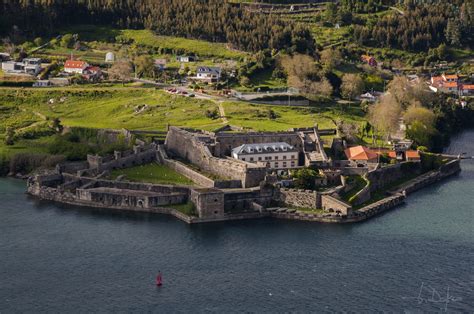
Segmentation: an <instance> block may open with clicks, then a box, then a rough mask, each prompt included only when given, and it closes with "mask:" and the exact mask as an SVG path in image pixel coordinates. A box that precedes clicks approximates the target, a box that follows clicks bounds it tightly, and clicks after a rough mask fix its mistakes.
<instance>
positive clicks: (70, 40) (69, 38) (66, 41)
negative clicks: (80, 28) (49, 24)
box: [61, 34, 75, 48]
mask: <svg viewBox="0 0 474 314" xmlns="http://www.w3.org/2000/svg"><path fill="white" fill-rule="evenodd" d="M74 42H75V41H74V36H73V35H72V34H65V35H63V37H62V38H61V47H64V48H71V47H72V46H73V45H74Z"/></svg>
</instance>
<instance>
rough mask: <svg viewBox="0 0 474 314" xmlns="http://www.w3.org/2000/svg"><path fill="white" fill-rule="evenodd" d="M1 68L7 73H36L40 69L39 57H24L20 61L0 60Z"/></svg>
mask: <svg viewBox="0 0 474 314" xmlns="http://www.w3.org/2000/svg"><path fill="white" fill-rule="evenodd" d="M2 70H3V71H5V72H7V73H26V74H31V75H36V74H38V73H39V72H40V71H41V59H39V58H25V59H23V61H21V62H15V61H7V62H2Z"/></svg>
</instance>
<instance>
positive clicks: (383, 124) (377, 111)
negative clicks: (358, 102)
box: [369, 94, 402, 137]
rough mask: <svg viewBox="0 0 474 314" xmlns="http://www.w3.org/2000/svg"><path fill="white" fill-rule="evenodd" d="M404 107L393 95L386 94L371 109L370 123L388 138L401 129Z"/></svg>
mask: <svg viewBox="0 0 474 314" xmlns="http://www.w3.org/2000/svg"><path fill="white" fill-rule="evenodd" d="M401 113H402V107H401V106H400V104H399V102H398V101H397V100H396V98H395V97H394V96H393V95H392V94H385V95H384V96H382V97H381V98H380V100H379V101H378V102H377V103H376V104H375V105H373V106H372V107H371V108H370V109H369V121H370V123H371V124H372V125H373V126H374V127H375V128H376V130H377V131H379V132H382V134H384V135H386V136H387V137H388V136H389V135H390V134H392V133H394V132H395V131H397V130H398V128H399V127H400V123H399V120H400V116H401Z"/></svg>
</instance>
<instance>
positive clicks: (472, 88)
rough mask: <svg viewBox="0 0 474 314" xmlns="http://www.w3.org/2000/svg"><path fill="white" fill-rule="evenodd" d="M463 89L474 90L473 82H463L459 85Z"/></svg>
mask: <svg viewBox="0 0 474 314" xmlns="http://www.w3.org/2000/svg"><path fill="white" fill-rule="evenodd" d="M461 88H462V89H463V90H474V84H464V85H462V86H461Z"/></svg>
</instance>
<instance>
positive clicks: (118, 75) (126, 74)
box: [109, 60, 133, 84]
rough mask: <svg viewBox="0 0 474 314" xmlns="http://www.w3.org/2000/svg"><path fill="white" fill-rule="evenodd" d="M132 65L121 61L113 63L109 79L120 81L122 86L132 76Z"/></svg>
mask: <svg viewBox="0 0 474 314" xmlns="http://www.w3.org/2000/svg"><path fill="white" fill-rule="evenodd" d="M132 71H133V69H132V65H131V64H130V62H128V61H125V60H121V61H117V62H115V63H114V64H113V65H112V67H111V68H110V70H109V77H110V78H111V79H113V80H120V81H122V84H125V81H129V80H130V78H131V75H132Z"/></svg>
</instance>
